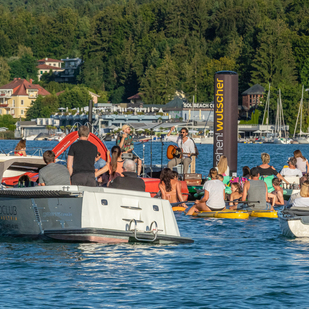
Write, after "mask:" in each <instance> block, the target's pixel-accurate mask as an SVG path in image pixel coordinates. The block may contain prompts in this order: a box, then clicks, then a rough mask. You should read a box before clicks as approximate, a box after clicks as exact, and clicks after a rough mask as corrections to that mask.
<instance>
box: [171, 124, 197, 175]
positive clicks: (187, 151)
mask: <svg viewBox="0 0 309 309" xmlns="http://www.w3.org/2000/svg"><path fill="white" fill-rule="evenodd" d="M174 129H175V127H172V128H171V130H170V131H169V132H168V133H167V136H166V140H167V141H171V142H174V143H176V144H177V145H178V147H179V148H180V149H181V153H182V157H181V158H173V159H172V160H170V161H169V162H168V164H167V167H168V168H169V169H171V170H172V169H173V167H174V166H176V165H178V164H179V163H181V162H182V163H183V173H187V172H188V169H189V165H190V163H191V156H192V155H194V154H195V147H194V142H193V141H192V139H191V138H189V137H188V133H189V132H188V129H187V128H182V129H181V130H180V134H179V135H171V133H172V131H174Z"/></svg>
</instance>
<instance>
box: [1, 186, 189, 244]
mask: <svg viewBox="0 0 309 309" xmlns="http://www.w3.org/2000/svg"><path fill="white" fill-rule="evenodd" d="M0 196H1V203H0V229H1V234H2V235H9V236H27V237H31V238H43V239H53V240H60V241H73V242H99V243H122V242H124V243H126V242H137V241H138V242H153V243H186V242H188V243H190V242H192V240H191V239H189V238H183V237H181V236H180V233H179V230H178V226H177V222H176V219H175V216H174V213H173V210H172V207H171V205H170V203H169V202H168V201H165V200H160V199H153V198H151V197H150V195H149V193H144V192H136V191H127V190H118V189H110V188H91V187H81V186H79V187H78V186H67V187H60V186H59V187H58V186H53V187H41V188H40V187H35V188H31V189H30V188H27V189H12V190H3V191H0Z"/></svg>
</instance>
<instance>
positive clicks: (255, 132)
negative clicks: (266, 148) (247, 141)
mask: <svg viewBox="0 0 309 309" xmlns="http://www.w3.org/2000/svg"><path fill="white" fill-rule="evenodd" d="M253 133H254V134H257V133H262V131H260V130H256V131H254V132H253Z"/></svg>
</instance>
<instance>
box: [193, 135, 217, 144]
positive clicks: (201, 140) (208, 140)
mask: <svg viewBox="0 0 309 309" xmlns="http://www.w3.org/2000/svg"><path fill="white" fill-rule="evenodd" d="M192 139H193V140H194V142H195V144H213V143H214V137H213V136H201V137H193V138H192Z"/></svg>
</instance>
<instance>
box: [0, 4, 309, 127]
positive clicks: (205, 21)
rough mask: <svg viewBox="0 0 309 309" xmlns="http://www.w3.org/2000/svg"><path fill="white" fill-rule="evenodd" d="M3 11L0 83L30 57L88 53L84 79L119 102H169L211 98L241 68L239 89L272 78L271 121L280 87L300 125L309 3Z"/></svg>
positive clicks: (307, 69)
mask: <svg viewBox="0 0 309 309" xmlns="http://www.w3.org/2000/svg"><path fill="white" fill-rule="evenodd" d="M1 4H2V5H1ZM0 11H1V13H2V14H1V16H2V18H1V20H0V40H1V42H2V44H0V57H1V58H0V76H1V77H0V81H1V84H3V80H4V79H10V78H12V77H14V74H17V73H16V72H17V71H18V70H17V67H18V65H16V62H18V61H19V60H20V59H21V57H23V56H24V57H25V55H28V54H31V56H32V57H34V58H35V59H40V58H44V57H50V58H55V59H61V58H65V57H81V58H82V59H83V61H84V63H83V68H82V71H81V74H80V76H79V77H78V82H79V83H80V84H82V85H84V86H85V87H89V88H91V89H93V90H94V91H95V92H100V93H101V94H102V95H103V96H104V98H106V99H108V100H110V101H112V102H115V103H119V102H126V101H127V98H128V97H129V96H131V95H134V94H135V93H138V92H140V93H142V96H143V99H144V101H145V102H146V103H152V104H165V103H166V102H168V101H169V100H170V99H171V98H172V97H173V95H174V93H175V91H176V90H178V91H183V92H184V93H185V94H186V96H187V97H188V98H191V97H192V96H193V95H195V98H196V100H197V101H199V102H210V101H212V100H213V88H214V87H213V78H214V73H215V72H216V71H219V70H233V71H236V72H237V73H238V74H239V91H240V93H241V92H242V91H244V90H246V89H247V88H249V87H250V86H252V85H254V84H256V83H259V84H261V85H262V86H264V87H265V88H266V89H268V84H269V83H270V84H271V94H272V95H271V110H272V113H271V115H270V116H271V118H272V120H271V121H272V122H273V121H274V117H275V110H276V100H277V95H278V90H279V88H280V89H281V91H282V100H283V106H284V109H285V118H286V120H287V122H288V124H289V125H290V126H291V127H292V126H293V124H294V123H295V119H296V114H297V109H298V105H297V104H298V102H299V100H300V96H301V85H302V84H304V85H305V87H309V56H308V55H309V36H308V31H309V30H308V29H309V27H308V24H309V14H308V13H309V0H272V1H264V0H229V1H226V0H152V1H150V0H149V1H137V0H128V1H125V0H110V1H99V0H93V1H86V0H63V1H61V2H60V1H57V0H52V1H51V0H45V1H42V2H41V1H40V3H36V2H34V1H27V2H23V1H20V2H19V1H16V2H14V3H13V2H11V1H8V0H0ZM14 62H15V63H14ZM2 73H6V74H2ZM18 74H28V75H31V74H32V73H31V72H18ZM18 77H21V76H18ZM305 99H308V93H306V97H305ZM304 117H305V118H306V119H307V118H308V113H307V109H306V115H305V116H304Z"/></svg>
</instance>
